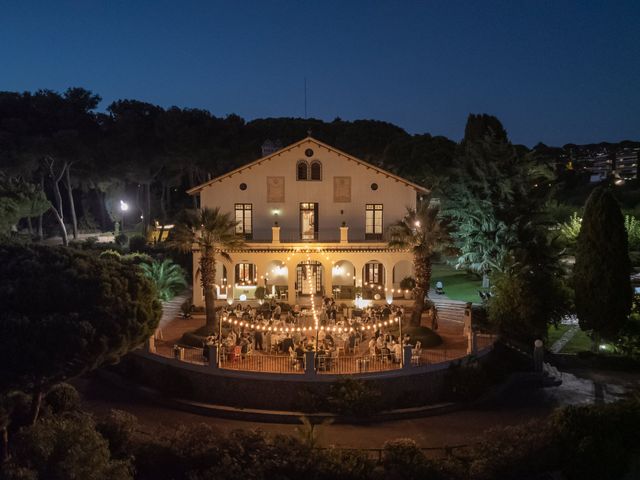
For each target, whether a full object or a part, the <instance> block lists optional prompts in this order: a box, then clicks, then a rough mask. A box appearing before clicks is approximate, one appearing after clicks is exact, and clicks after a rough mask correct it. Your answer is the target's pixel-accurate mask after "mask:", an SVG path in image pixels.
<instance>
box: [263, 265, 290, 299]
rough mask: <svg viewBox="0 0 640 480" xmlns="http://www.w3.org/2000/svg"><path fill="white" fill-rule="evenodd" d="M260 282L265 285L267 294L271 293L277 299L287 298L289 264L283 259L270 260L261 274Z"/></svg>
mask: <svg viewBox="0 0 640 480" xmlns="http://www.w3.org/2000/svg"><path fill="white" fill-rule="evenodd" d="M262 282H264V283H262ZM259 283H261V285H264V286H265V288H266V290H267V292H266V293H267V295H271V296H273V297H274V298H276V299H286V298H287V296H286V295H287V285H288V284H289V268H288V267H287V264H286V263H285V262H283V261H282V260H271V261H270V262H268V263H267V264H266V266H265V271H264V273H263V274H262V275H260V280H259Z"/></svg>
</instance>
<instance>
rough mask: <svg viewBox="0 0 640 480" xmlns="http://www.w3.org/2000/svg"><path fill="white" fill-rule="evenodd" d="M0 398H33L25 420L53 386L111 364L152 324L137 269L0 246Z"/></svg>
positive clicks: (156, 312) (63, 252)
mask: <svg viewBox="0 0 640 480" xmlns="http://www.w3.org/2000/svg"><path fill="white" fill-rule="evenodd" d="M0 305H2V309H1V311H0V394H3V393H5V392H7V391H9V390H11V389H21V390H24V391H27V392H31V393H32V394H33V402H32V412H31V420H32V422H35V420H36V419H37V417H38V412H39V409H40V404H41V401H42V397H43V394H44V393H45V392H46V391H47V390H48V389H49V388H50V387H51V386H52V385H54V384H56V383H58V382H61V381H63V380H66V379H69V378H73V377H76V376H79V375H81V374H83V373H86V372H88V371H91V370H94V369H96V368H99V367H101V366H103V365H107V364H113V363H116V362H118V361H119V359H120V358H121V357H122V356H123V355H125V354H126V353H127V352H129V351H130V350H131V349H133V348H135V347H137V346H138V345H140V344H141V343H143V342H144V341H145V339H147V338H148V337H149V336H150V335H151V334H152V333H153V331H154V330H155V328H156V327H157V325H158V322H159V320H160V315H161V305H160V302H159V301H158V299H157V294H156V291H155V288H154V286H153V284H152V283H151V281H149V280H148V279H146V278H145V277H144V276H143V275H142V273H141V272H140V271H139V270H138V268H137V267H133V266H131V265H126V264H122V263H120V262H118V261H114V260H106V259H101V258H98V257H95V256H91V255H89V254H86V253H83V252H78V251H75V250H70V249H66V248H64V247H44V246H21V245H0Z"/></svg>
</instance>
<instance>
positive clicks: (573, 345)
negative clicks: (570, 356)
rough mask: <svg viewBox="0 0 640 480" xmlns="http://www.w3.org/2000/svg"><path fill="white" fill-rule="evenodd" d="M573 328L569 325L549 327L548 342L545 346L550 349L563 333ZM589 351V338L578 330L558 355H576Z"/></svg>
mask: <svg viewBox="0 0 640 480" xmlns="http://www.w3.org/2000/svg"><path fill="white" fill-rule="evenodd" d="M570 328H573V327H572V326H571V325H558V328H556V327H554V326H553V325H550V326H549V330H548V332H547V335H548V341H547V346H548V347H551V345H553V344H554V343H555V342H556V341H557V340H558V339H560V337H562V335H564V333H565V332H566V331H567V330H569V329H570ZM588 351H591V337H589V335H588V334H587V333H586V332H583V331H582V330H580V329H578V331H577V332H576V334H575V335H574V336H573V337H572V338H571V340H569V341H568V342H567V344H566V345H565V346H564V347H562V350H560V353H578V352H588Z"/></svg>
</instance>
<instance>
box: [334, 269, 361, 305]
mask: <svg viewBox="0 0 640 480" xmlns="http://www.w3.org/2000/svg"><path fill="white" fill-rule="evenodd" d="M331 283H332V285H333V292H332V293H333V297H334V298H335V299H336V300H338V299H344V300H353V299H354V298H355V285H356V267H355V266H354V265H353V263H351V262H350V261H349V260H338V261H336V262H334V264H333V266H332V267H331Z"/></svg>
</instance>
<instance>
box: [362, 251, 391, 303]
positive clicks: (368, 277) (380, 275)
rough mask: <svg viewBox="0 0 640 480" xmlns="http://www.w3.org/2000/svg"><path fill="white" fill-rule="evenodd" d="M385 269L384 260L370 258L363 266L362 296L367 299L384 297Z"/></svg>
mask: <svg viewBox="0 0 640 480" xmlns="http://www.w3.org/2000/svg"><path fill="white" fill-rule="evenodd" d="M385 273H386V272H385V269H384V265H383V264H382V262H379V261H377V260H370V261H368V262H367V263H365V264H364V267H363V268H362V287H363V288H362V296H363V298H365V299H368V300H370V299H374V300H379V299H380V298H384V284H385V283H384V281H385Z"/></svg>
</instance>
